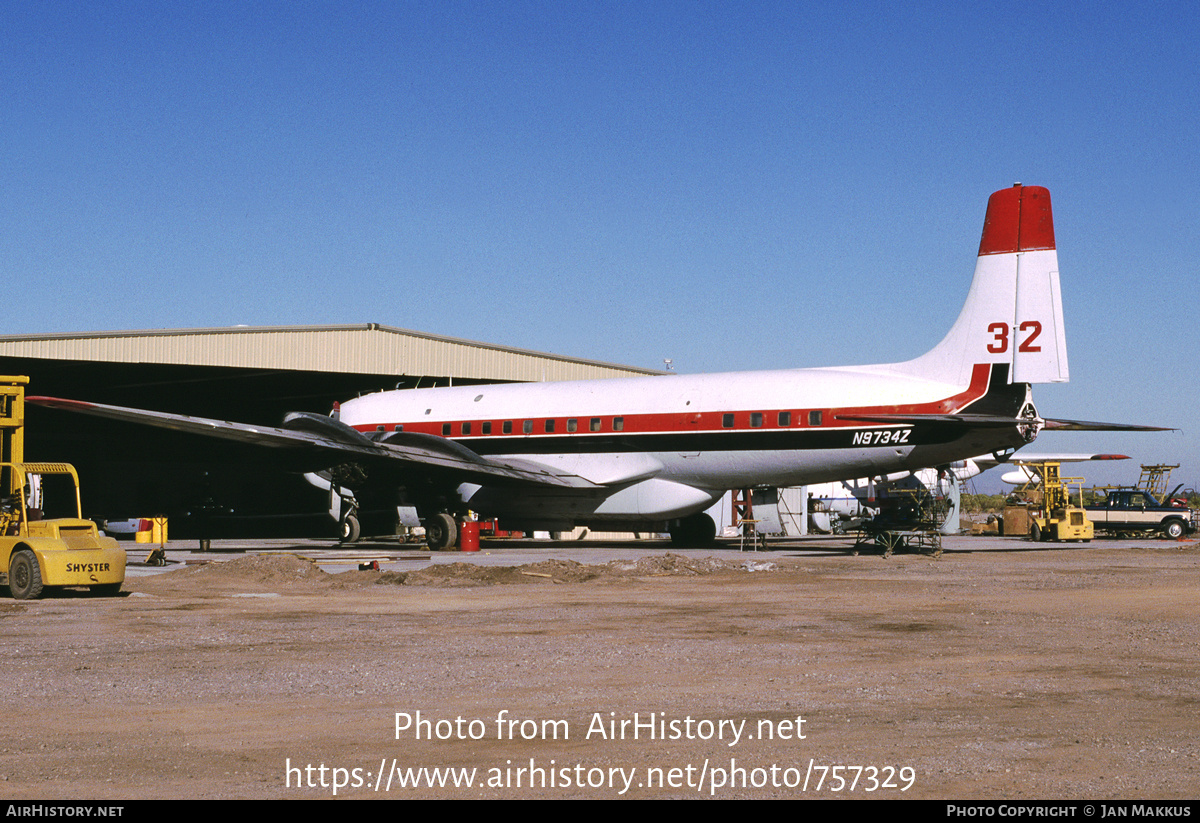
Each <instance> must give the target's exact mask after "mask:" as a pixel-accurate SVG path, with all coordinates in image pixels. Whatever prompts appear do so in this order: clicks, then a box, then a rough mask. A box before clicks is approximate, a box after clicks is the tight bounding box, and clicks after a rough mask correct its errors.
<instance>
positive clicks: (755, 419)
mask: <svg viewBox="0 0 1200 823" xmlns="http://www.w3.org/2000/svg"><path fill="white" fill-rule="evenodd" d="M762 420H763V418H762V412H751V413H750V428H752V429H761V428H762Z"/></svg>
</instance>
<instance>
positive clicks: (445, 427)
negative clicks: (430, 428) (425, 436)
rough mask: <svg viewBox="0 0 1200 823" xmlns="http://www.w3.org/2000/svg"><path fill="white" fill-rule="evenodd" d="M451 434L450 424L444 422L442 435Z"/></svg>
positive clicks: (447, 435)
mask: <svg viewBox="0 0 1200 823" xmlns="http://www.w3.org/2000/svg"><path fill="white" fill-rule="evenodd" d="M449 436H450V424H449V423H443V424H442V437H449Z"/></svg>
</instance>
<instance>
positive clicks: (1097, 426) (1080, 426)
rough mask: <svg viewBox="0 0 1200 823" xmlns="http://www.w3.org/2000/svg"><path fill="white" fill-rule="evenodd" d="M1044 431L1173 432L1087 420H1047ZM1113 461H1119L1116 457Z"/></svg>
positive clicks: (1166, 429)
mask: <svg viewBox="0 0 1200 823" xmlns="http://www.w3.org/2000/svg"><path fill="white" fill-rule="evenodd" d="M1045 429H1046V431H1066V432H1173V431H1178V429H1173V428H1171V427H1169V426H1134V425H1132V424H1129V423H1091V422H1089V421H1087V420H1047V421H1046V426H1045ZM1115 459H1120V457H1117V458H1115Z"/></svg>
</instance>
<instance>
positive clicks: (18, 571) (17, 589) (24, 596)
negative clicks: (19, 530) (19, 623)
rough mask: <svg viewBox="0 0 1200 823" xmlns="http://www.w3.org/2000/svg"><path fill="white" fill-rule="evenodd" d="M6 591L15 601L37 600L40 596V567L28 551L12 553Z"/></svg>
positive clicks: (32, 554) (35, 558)
mask: <svg viewBox="0 0 1200 823" xmlns="http://www.w3.org/2000/svg"><path fill="white" fill-rule="evenodd" d="M8 589H9V591H11V592H12V596H13V598H14V599H15V600H37V599H38V598H39V597H41V596H42V567H41V566H39V565H38V561H37V557H36V556H35V555H34V553H33V552H31V551H29V549H22V550H21V551H18V552H13V555H12V559H10V560H9V562H8Z"/></svg>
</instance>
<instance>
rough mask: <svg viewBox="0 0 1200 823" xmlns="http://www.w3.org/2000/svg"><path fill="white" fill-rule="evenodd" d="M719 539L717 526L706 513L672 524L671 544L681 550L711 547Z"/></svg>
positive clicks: (693, 515) (699, 513)
mask: <svg viewBox="0 0 1200 823" xmlns="http://www.w3.org/2000/svg"><path fill="white" fill-rule="evenodd" d="M716 539H717V524H716V523H714V522H713V519H712V518H711V517H709V516H708V515H707V514H705V513H704V512H698V513H697V514H691V515H688V516H687V517H685V518H683V519H682V520H676V521H675V522H674V523H672V524H671V543H672V544H674V545H676V546H679V547H681V548H702V547H704V546H711V545H712V544H713V542H714V541H715V540H716Z"/></svg>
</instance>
